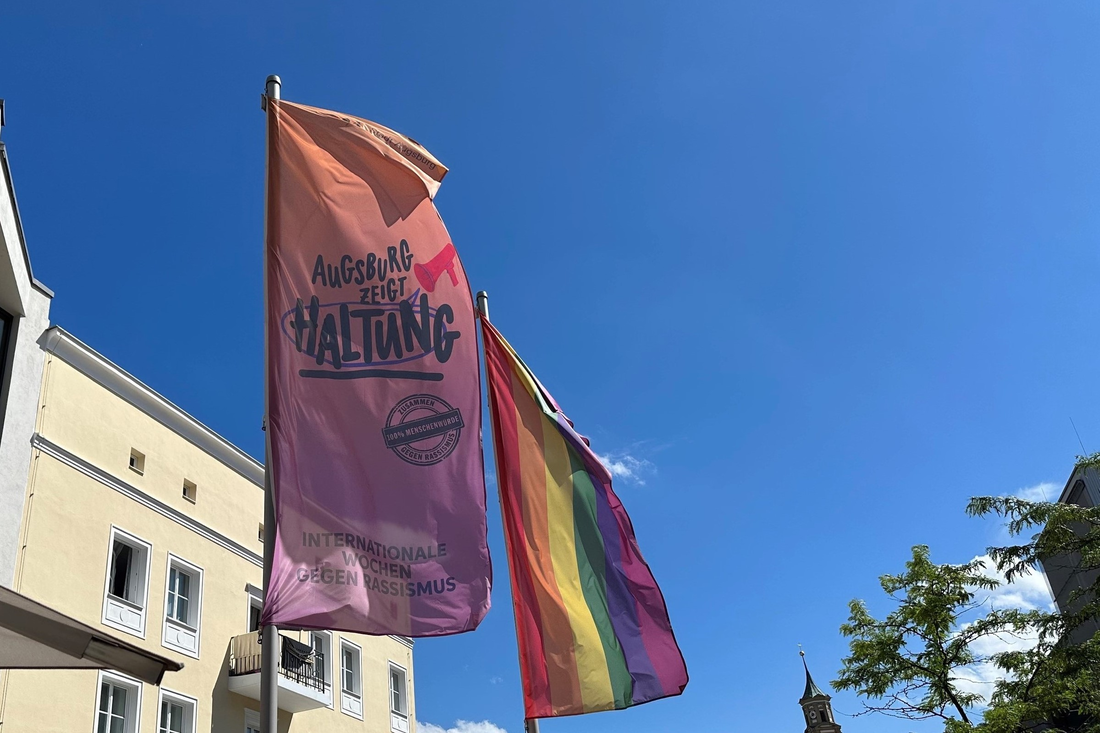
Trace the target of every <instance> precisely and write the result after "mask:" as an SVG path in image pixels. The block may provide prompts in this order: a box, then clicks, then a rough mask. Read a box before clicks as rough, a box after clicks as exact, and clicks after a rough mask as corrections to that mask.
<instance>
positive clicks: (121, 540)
mask: <svg viewBox="0 0 1100 733" xmlns="http://www.w3.org/2000/svg"><path fill="white" fill-rule="evenodd" d="M150 550H151V547H150V545H149V543H148V542H145V541H144V540H140V539H138V538H137V537H134V536H133V535H131V534H128V533H126V532H123V531H122V530H120V529H118V528H117V527H112V528H111V544H110V551H109V554H108V558H107V582H106V588H105V589H104V594H103V623H105V624H107V625H108V626H113V627H115V628H117V629H121V630H123V631H126V632H129V633H132V634H136V635H138V636H140V637H142V638H145V605H146V600H147V598H148V579H149V555H150Z"/></svg>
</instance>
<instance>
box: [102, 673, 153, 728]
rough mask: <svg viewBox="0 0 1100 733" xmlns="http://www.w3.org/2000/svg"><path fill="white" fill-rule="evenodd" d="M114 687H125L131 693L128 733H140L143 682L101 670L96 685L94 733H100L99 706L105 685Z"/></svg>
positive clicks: (127, 713)
mask: <svg viewBox="0 0 1100 733" xmlns="http://www.w3.org/2000/svg"><path fill="white" fill-rule="evenodd" d="M104 682H106V683H107V684H109V685H113V686H114V687H124V688H126V689H127V691H128V692H129V693H130V694H129V695H127V698H128V699H127V701H126V733H138V731H139V729H140V726H141V692H142V684H141V680H136V679H134V678H133V677H128V676H126V675H124V674H120V673H118V672H108V671H107V670H105V669H101V670H99V675H98V676H97V678H96V685H95V708H93V710H94V712H93V714H92V720H93V721H94V722H93V723H92V732H93V733H99V705H100V702H101V698H102V696H103V683H104Z"/></svg>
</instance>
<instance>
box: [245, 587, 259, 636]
mask: <svg viewBox="0 0 1100 733" xmlns="http://www.w3.org/2000/svg"><path fill="white" fill-rule="evenodd" d="M244 590H245V595H246V596H248V605H247V606H245V616H244V627H245V628H246V629H248V631H249V633H251V632H252V631H258V629H253V628H252V609H253V608H258V609H260V613H261V614H263V610H264V592H263V591H262V590H261V589H259V588H257V587H256V586H254V585H252V584H251V583H246V584H245V586H244Z"/></svg>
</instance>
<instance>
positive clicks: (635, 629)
mask: <svg viewBox="0 0 1100 733" xmlns="http://www.w3.org/2000/svg"><path fill="white" fill-rule="evenodd" d="M585 458H587V456H585ZM585 462H586V463H587V460H586V461H585ZM588 476H589V478H591V479H592V485H593V486H594V487H595V488H596V524H597V526H598V527H599V528H600V535H601V536H602V537H603V546H604V557H605V563H606V565H605V571H604V573H605V576H606V577H605V582H606V584H607V610H608V615H609V616H610V617H611V626H612V628H613V629H615V637H616V638H617V639H618V640H619V646H620V647H622V650H623V656H624V657H625V658H626V668H627V671H629V672H630V679H631V680H633V682H634V689H633V691H632V694H631V701H632V702H633V703H635V704H637V703H640V702H645V701H646V700H652V699H654V698H658V697H663V696H664V694H665V692H664V687H663V685H662V684H661V680H660V678H659V677H658V676H657V671H656V670H655V669H654V668H653V662H652V661H650V659H649V654H648V653H647V652H646V647H645V641H644V640H643V639H642V629H641V626H640V625H639V624H638V613H637V607H636V605H635V602H634V597H633V596H631V595H630V590H629V588H628V587H627V583H626V577H625V576H624V575H623V571H622V544H623V543H622V538H621V537H620V536H619V532H620V527H619V522H618V521H617V520H616V518H615V515H614V513H613V512H612V511H611V505H610V504H609V503H608V501H607V490H606V487H605V486H604V484H603V482H602V481H601V480H600V477H599V476H597V475H595V474H594V473H593V472H592V471H589V472H588Z"/></svg>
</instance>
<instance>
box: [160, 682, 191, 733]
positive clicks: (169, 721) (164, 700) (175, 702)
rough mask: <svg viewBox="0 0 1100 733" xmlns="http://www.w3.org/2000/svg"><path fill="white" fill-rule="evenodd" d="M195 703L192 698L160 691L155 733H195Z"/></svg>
mask: <svg viewBox="0 0 1100 733" xmlns="http://www.w3.org/2000/svg"><path fill="white" fill-rule="evenodd" d="M196 703H197V701H196V700H195V698H193V697H188V696H187V695H181V694H180V693H178V692H171V691H170V690H164V689H162V690H161V691H160V712H158V713H157V733H195V705H196Z"/></svg>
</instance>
